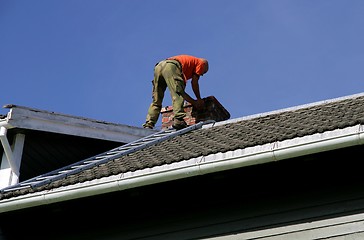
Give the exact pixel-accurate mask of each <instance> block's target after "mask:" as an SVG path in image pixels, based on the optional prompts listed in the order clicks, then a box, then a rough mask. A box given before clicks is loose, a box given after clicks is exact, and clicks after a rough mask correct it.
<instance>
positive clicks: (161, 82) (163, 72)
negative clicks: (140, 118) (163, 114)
mask: <svg viewBox="0 0 364 240" xmlns="http://www.w3.org/2000/svg"><path fill="white" fill-rule="evenodd" d="M167 87H168V89H169V91H170V93H171V98H172V106H173V113H174V117H175V118H177V119H183V118H184V117H185V116H186V113H185V111H184V109H183V105H184V99H183V97H182V95H181V93H182V92H184V91H185V87H186V85H185V82H184V81H183V74H182V69H181V66H180V63H179V62H177V61H175V60H163V61H161V62H159V63H158V64H157V65H156V66H155V68H154V79H153V93H152V99H153V100H152V103H151V104H150V106H149V109H148V114H147V118H146V122H145V125H149V126H152V127H154V125H155V124H156V123H157V121H158V118H159V115H160V111H161V109H162V102H163V98H164V92H165V91H166V88H167Z"/></svg>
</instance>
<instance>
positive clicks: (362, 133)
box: [0, 125, 364, 212]
mask: <svg viewBox="0 0 364 240" xmlns="http://www.w3.org/2000/svg"><path fill="white" fill-rule="evenodd" d="M210 127H212V125H211V126H210ZM363 143H364V130H363V126H361V125H356V126H354V127H348V128H345V129H338V130H333V131H330V132H324V133H318V134H313V135H310V136H305V137H301V138H295V139H292V140H286V141H282V142H274V143H269V144H265V145H260V146H255V147H250V148H245V149H238V150H235V151H230V152H226V153H217V154H212V155H209V156H205V157H198V158H194V159H189V160H186V161H182V162H177V163H173V164H169V165H164V166H158V167H153V168H148V169H143V170H139V171H135V172H128V173H125V174H119V175H115V176H111V177H105V178H102V179H97V180H93V181H89V182H85V183H80V184H75V185H71V186H66V187H61V188H57V189H54V190H49V191H43V192H36V193H30V194H27V195H24V196H19V197H14V198H10V199H4V200H1V201H0V212H8V211H13V210H17V209H22V208H29V207H34V206H39V205H45V204H50V203H56V202H61V201H66V200H71V199H77V198H82V197H87V196H93V195H97V194H103V193H108V192H114V191H121V190H125V189H130V188H135V187H140V186H145V185H150V184H156V183H161V182H166V181H172V180H177V179H182V178H187V177H192V176H197V175H203V174H207V173H213V172H219V171H223V170H228V169H234V168H240V167H244V166H249V165H257V164H262V163H267V162H274V161H279V160H284V159H290V158H294V157H299V156H304V155H309V154H313V153H318V152H324V151H329V150H334V149H340V148H345V147H350V146H355V145H361V144H363Z"/></svg>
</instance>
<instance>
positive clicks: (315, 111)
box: [0, 95, 364, 199]
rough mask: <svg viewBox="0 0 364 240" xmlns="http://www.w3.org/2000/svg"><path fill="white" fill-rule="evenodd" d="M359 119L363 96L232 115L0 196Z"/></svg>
mask: <svg viewBox="0 0 364 240" xmlns="http://www.w3.org/2000/svg"><path fill="white" fill-rule="evenodd" d="M363 123H364V95H353V96H351V97H348V98H342V99H337V100H333V101H326V102H321V103H317V104H312V105H306V106H302V107H297V108H292V109H287V110H282V111H277V112H272V113H267V114H261V115H257V116H255V117H251V118H242V119H235V120H234V121H227V122H226V124H218V125H217V126H214V127H210V128H202V129H197V130H194V131H192V132H188V133H186V134H183V135H180V136H176V137H174V138H172V139H169V140H166V141H163V142H160V143H158V144H156V145H153V146H150V147H148V148H145V149H142V150H139V151H136V152H134V153H131V154H129V155H126V156H122V157H120V158H117V159H114V160H112V161H109V162H107V163H104V164H101V165H99V166H95V167H93V168H91V169H87V170H84V171H82V172H79V173H77V174H74V175H71V176H68V177H66V178H64V179H60V180H56V181H54V182H51V183H49V184H47V185H44V186H40V187H37V188H34V189H32V188H30V187H29V188H24V189H19V190H14V191H9V192H5V193H1V194H0V199H5V198H11V197H14V196H19V195H23V194H27V193H31V192H36V191H41V190H46V189H53V188H58V187H60V186H67V185H71V184H76V183H80V182H85V181H90V180H94V179H97V178H103V177H108V176H111V175H116V174H120V173H126V172H131V171H136V170H141V169H145V168H151V167H155V166H160V165H165V164H170V163H174V162H180V161H183V160H188V159H191V158H195V157H200V156H206V155H209V154H215V153H219V152H227V151H233V150H237V149H244V148H247V147H252V146H257V145H262V144H266V143H272V142H276V141H283V140H288V139H293V138H297V137H303V136H307V135H312V134H315V133H323V132H326V131H331V130H335V129H341V128H345V127H350V126H355V125H357V124H363Z"/></svg>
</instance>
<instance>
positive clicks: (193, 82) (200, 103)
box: [191, 74, 205, 109]
mask: <svg viewBox="0 0 364 240" xmlns="http://www.w3.org/2000/svg"><path fill="white" fill-rule="evenodd" d="M199 79H200V76H199V75H197V74H194V75H193V76H192V80H191V85H192V90H193V93H194V94H195V96H196V98H197V100H196V102H195V104H194V106H196V108H198V109H200V108H202V107H203V106H204V104H205V102H204V101H203V100H202V99H201V94H200V85H199V83H198V80H199Z"/></svg>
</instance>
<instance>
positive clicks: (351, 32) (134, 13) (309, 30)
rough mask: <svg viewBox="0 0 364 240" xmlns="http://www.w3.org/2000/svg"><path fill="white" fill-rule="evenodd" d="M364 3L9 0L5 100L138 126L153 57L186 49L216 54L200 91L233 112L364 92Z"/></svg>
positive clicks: (0, 63) (0, 53) (2, 51)
mask: <svg viewBox="0 0 364 240" xmlns="http://www.w3.org/2000/svg"><path fill="white" fill-rule="evenodd" d="M363 13H364V1H362V0H236V1H234V0H221V1H213V0H184V1H175V0H153V1H146V0H32V1H30V0H16V1H14V0H1V1H0V82H1V87H0V88H1V95H0V99H1V101H0V104H1V105H2V106H3V105H5V104H17V105H22V106H27V107H32V108H38V109H42V110H47V111H53V112H58V113H64V114H69V115H75V116H81V117H87V118H92V119H97V120H103V121H109V122H114V123H121V124H126V125H131V126H141V124H142V123H144V121H145V116H146V113H147V109H148V106H149V104H150V101H151V80H152V78H153V67H154V64H155V63H156V62H158V61H160V60H162V59H164V58H167V57H170V56H173V55H177V54H190V55H195V56H197V57H203V58H206V59H208V60H209V65H210V69H209V72H208V73H207V74H205V75H204V76H203V77H201V79H200V89H201V95H202V96H203V97H206V96H211V95H213V96H215V97H216V98H217V99H218V100H219V101H220V102H221V104H222V105H224V107H225V108H226V109H227V110H228V111H229V112H230V114H231V118H238V117H244V116H247V115H252V114H257V113H263V112H267V111H273V110H278V109H282V108H286V107H294V106H298V105H301V104H307V103H312V102H316V101H322V100H326V99H331V98H336V97H342V96H346V95H351V94H356V93H361V92H364V77H363V76H364V67H363V66H364V27H363V26H364V14H363ZM187 92H188V93H190V94H191V95H193V93H192V90H191V87H190V83H188V85H187ZM170 104H171V102H170V96H169V92H168V90H167V91H166V98H165V100H164V102H163V106H167V105H170ZM6 112H7V110H6V109H1V112H0V113H2V114H4V113H6ZM160 121H161V119H159V123H158V124H157V127H158V126H160V125H161V123H160Z"/></svg>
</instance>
